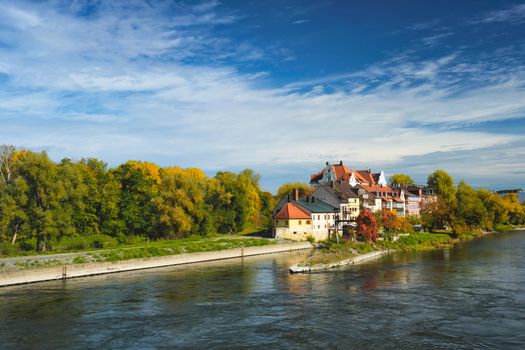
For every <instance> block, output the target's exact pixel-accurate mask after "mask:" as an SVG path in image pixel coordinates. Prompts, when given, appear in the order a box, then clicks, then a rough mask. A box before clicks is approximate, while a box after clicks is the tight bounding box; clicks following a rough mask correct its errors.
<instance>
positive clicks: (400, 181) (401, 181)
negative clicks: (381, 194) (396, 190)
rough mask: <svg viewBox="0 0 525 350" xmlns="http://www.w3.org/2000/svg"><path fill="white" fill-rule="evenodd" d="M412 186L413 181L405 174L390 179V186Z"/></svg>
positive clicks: (395, 175)
mask: <svg viewBox="0 0 525 350" xmlns="http://www.w3.org/2000/svg"><path fill="white" fill-rule="evenodd" d="M395 184H396V185H413V184H414V180H412V178H411V177H410V176H408V175H406V174H394V175H392V176H391V177H390V185H395Z"/></svg>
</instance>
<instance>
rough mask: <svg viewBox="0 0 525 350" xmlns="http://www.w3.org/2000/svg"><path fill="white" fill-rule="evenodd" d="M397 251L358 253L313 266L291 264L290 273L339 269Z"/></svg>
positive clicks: (384, 250)
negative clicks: (347, 257) (350, 256)
mask: <svg viewBox="0 0 525 350" xmlns="http://www.w3.org/2000/svg"><path fill="white" fill-rule="evenodd" d="M396 251H397V250H395V249H383V250H376V251H373V252H370V253H365V254H358V255H357V256H354V257H352V258H349V259H344V260H340V261H337V262H334V263H330V264H316V265H311V266H306V265H300V264H296V265H292V266H290V273H292V274H295V273H312V272H316V271H328V270H331V269H337V268H339V267H342V266H347V265H355V264H356V263H360V262H364V261H366V260H370V259H373V258H377V257H380V256H382V255H385V254H389V253H393V252H396Z"/></svg>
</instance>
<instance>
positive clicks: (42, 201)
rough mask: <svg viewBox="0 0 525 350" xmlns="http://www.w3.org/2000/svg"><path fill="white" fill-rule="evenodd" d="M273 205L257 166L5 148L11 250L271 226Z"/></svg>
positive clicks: (0, 161) (4, 227)
mask: <svg viewBox="0 0 525 350" xmlns="http://www.w3.org/2000/svg"><path fill="white" fill-rule="evenodd" d="M274 204H275V199H274V197H273V196H272V195H271V193H269V192H263V191H262V190H261V189H260V186H259V175H258V174H256V173H255V172H253V170H250V169H246V170H243V171H241V172H240V173H238V174H235V173H231V172H219V173H217V175H216V176H215V177H207V176H206V175H205V174H204V172H202V171H201V170H200V169H197V168H187V169H183V168H178V167H166V168H161V167H159V166H157V165H156V164H153V163H149V162H141V161H128V162H126V163H124V164H121V165H119V166H117V167H116V168H113V169H109V168H108V166H107V164H106V163H104V162H102V161H100V160H97V159H94V158H87V159H82V160H80V161H71V160H70V159H67V158H66V159H63V160H62V161H60V162H58V163H56V162H54V161H52V160H51V159H49V157H48V155H47V154H46V153H45V152H32V151H27V150H18V149H16V148H15V147H13V146H1V147H0V243H1V246H2V247H3V248H2V252H7V251H9V254H11V253H12V252H13V251H17V252H19V253H21V252H23V251H26V250H38V251H46V250H68V249H87V248H93V247H94V246H106V245H107V244H110V245H113V243H114V242H116V243H118V244H122V243H128V242H129V241H136V240H137V239H138V240H141V241H144V240H156V239H167V238H181V237H187V236H189V235H195V234H197V235H202V236H205V235H209V234H212V233H231V232H242V231H244V230H254V229H260V228H261V227H262V228H268V227H270V226H271V222H272V220H271V212H272V209H273V206H274ZM97 237H98V238H97ZM101 237H105V239H104V240H102V241H101V240H99V238H101ZM108 237H109V238H108ZM97 242H98V243H97ZM108 242H111V243H108ZM7 247H8V248H7Z"/></svg>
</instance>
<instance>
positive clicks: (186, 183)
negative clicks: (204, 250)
mask: <svg viewBox="0 0 525 350" xmlns="http://www.w3.org/2000/svg"><path fill="white" fill-rule="evenodd" d="M160 178H161V183H160V186H159V192H158V195H157V196H156V197H155V199H154V205H155V210H156V213H157V215H158V227H159V228H158V234H159V236H160V237H163V238H180V237H185V236H188V235H190V234H191V233H199V230H198V228H199V227H200V223H201V222H202V221H203V219H204V217H205V215H206V211H205V210H204V195H205V194H204V189H203V188H202V187H201V184H200V183H199V179H200V178H201V177H200V176H199V177H195V176H192V171H191V170H189V171H185V170H184V169H180V168H170V169H167V170H166V171H163V172H161V177H160ZM202 178H203V177H202ZM195 229H197V230H195ZM155 238H158V237H155Z"/></svg>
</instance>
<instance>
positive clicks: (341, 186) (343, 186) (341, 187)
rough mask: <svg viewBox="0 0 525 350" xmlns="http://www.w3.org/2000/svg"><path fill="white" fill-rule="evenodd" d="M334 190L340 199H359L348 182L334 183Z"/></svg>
mask: <svg viewBox="0 0 525 350" xmlns="http://www.w3.org/2000/svg"><path fill="white" fill-rule="evenodd" d="M334 188H336V190H337V191H338V192H339V193H340V198H341V199H348V198H359V196H358V195H357V193H356V192H355V191H354V190H353V189H352V187H350V185H349V184H348V182H341V183H339V182H335V183H334Z"/></svg>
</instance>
